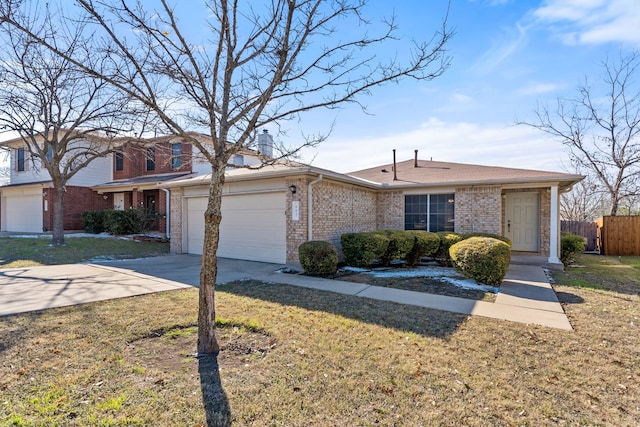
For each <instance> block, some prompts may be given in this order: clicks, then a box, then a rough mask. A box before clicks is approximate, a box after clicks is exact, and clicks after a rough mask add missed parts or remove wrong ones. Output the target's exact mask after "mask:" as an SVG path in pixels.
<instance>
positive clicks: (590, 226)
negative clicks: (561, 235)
mask: <svg viewBox="0 0 640 427" xmlns="http://www.w3.org/2000/svg"><path fill="white" fill-rule="evenodd" d="M560 230H561V231H568V232H569V233H573V234H577V235H578V236H582V237H584V238H585V239H587V244H586V246H585V250H587V251H595V250H598V224H597V223H595V222H586V221H561V222H560Z"/></svg>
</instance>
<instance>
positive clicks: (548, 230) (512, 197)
mask: <svg viewBox="0 0 640 427" xmlns="http://www.w3.org/2000/svg"><path fill="white" fill-rule="evenodd" d="M581 179H583V177H582V176H580V175H572V174H566V173H558V172H546V171H537V170H525V169H514V168H504V167H492V166H480V165H469V164H460V163H447V162H437V161H425V160H418V158H417V154H416V157H415V159H412V160H407V161H403V162H399V163H397V164H395V165H394V164H388V165H382V166H378V167H374V168H370V169H365V170H360V171H356V172H352V173H347V174H342V173H337V172H332V171H329V170H325V169H320V168H316V167H313V166H308V165H303V164H289V165H275V166H268V167H265V168H263V169H260V170H249V169H235V170H231V171H229V172H228V174H227V178H226V183H225V185H224V191H223V201H222V209H223V219H222V224H221V230H220V247H219V256H222V257H228V258H238V259H248V260H255V261H264V262H275V263H281V264H284V263H287V262H295V261H297V260H298V246H299V245H300V244H301V243H303V242H305V241H307V240H327V241H330V242H332V243H334V244H335V245H336V246H338V248H339V247H340V236H341V235H342V234H343V233H346V232H354V231H356V232H358V231H372V230H376V229H423V230H428V231H441V230H450V231H455V232H460V233H465V232H486V233H495V234H500V235H504V236H506V237H509V238H510V239H511V240H512V242H513V247H512V250H513V251H514V252H515V253H522V254H528V255H536V256H543V257H545V258H546V259H547V260H548V262H549V263H550V264H559V263H560V260H559V248H560V214H559V212H560V211H559V206H560V203H559V202H560V195H561V194H562V193H563V192H567V191H569V190H570V189H571V188H572V186H573V185H574V184H575V183H577V182H579V181H580V180H581ZM208 184H209V176H207V175H204V176H198V177H195V178H190V179H184V180H177V181H172V182H171V183H167V184H164V187H165V188H167V189H168V190H169V192H170V197H171V218H172V220H171V226H170V232H171V233H170V234H171V251H172V252H174V253H195V254H199V253H201V252H202V245H203V236H204V226H203V221H204V218H203V213H204V209H205V207H206V201H207V194H208Z"/></svg>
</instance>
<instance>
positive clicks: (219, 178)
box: [198, 167, 225, 355]
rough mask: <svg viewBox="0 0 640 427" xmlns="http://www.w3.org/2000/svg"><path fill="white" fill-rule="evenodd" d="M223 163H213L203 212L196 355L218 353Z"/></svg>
mask: <svg viewBox="0 0 640 427" xmlns="http://www.w3.org/2000/svg"><path fill="white" fill-rule="evenodd" d="M224 171H225V168H224V167H214V168H213V172H212V174H211V185H209V201H208V203H207V209H206V211H205V213H204V247H203V250H202V265H201V268H200V291H199V310H198V355H205V354H217V353H219V352H220V345H219V344H218V340H217V339H216V313H215V287H216V277H217V274H218V259H217V257H216V254H217V252H218V242H219V240H220V221H221V220H222V188H223V185H224Z"/></svg>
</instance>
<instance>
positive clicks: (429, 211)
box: [404, 194, 455, 233]
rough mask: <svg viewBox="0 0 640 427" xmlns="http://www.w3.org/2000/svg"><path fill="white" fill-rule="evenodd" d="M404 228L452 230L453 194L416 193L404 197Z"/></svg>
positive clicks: (453, 216)
mask: <svg viewBox="0 0 640 427" xmlns="http://www.w3.org/2000/svg"><path fill="white" fill-rule="evenodd" d="M404 229H405V230H425V231H431V232H434V233H435V232H438V231H454V229H455V194H417V195H407V196H405V197H404Z"/></svg>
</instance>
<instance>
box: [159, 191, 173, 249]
mask: <svg viewBox="0 0 640 427" xmlns="http://www.w3.org/2000/svg"><path fill="white" fill-rule="evenodd" d="M160 189H161V190H162V191H164V193H165V194H166V196H167V197H166V199H165V202H164V203H165V215H166V218H165V232H164V234H165V236H166V237H167V239H170V238H171V191H169V190H167V189H166V188H160Z"/></svg>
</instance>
